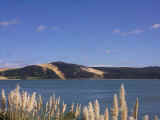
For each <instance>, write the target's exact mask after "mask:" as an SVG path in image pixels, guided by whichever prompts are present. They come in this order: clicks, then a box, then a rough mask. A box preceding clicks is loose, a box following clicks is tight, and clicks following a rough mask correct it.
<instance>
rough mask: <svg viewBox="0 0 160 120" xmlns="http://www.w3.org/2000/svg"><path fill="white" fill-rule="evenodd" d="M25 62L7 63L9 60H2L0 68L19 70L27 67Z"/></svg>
mask: <svg viewBox="0 0 160 120" xmlns="http://www.w3.org/2000/svg"><path fill="white" fill-rule="evenodd" d="M26 65H27V64H25V62H23V61H7V60H1V61H0V68H18V67H23V66H26Z"/></svg>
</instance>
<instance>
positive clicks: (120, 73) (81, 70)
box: [0, 62, 160, 80]
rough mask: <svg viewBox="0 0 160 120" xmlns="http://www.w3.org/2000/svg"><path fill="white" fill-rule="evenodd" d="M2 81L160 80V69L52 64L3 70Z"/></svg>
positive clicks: (0, 72)
mask: <svg viewBox="0 0 160 120" xmlns="http://www.w3.org/2000/svg"><path fill="white" fill-rule="evenodd" d="M0 79H37V80H38V79H61V80H67V79H160V67H144V68H130V67H87V66H83V65H77V64H71V63H65V62H52V63H48V64H38V65H30V66H26V67H23V68H15V69H8V68H7V69H1V70H0Z"/></svg>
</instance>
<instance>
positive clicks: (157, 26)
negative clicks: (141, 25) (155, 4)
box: [151, 24, 160, 29]
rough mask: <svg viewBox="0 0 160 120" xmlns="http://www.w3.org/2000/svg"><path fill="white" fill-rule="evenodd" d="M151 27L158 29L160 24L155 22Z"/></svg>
mask: <svg viewBox="0 0 160 120" xmlns="http://www.w3.org/2000/svg"><path fill="white" fill-rule="evenodd" d="M151 28H152V29H158V28H160V24H153V25H152V27H151Z"/></svg>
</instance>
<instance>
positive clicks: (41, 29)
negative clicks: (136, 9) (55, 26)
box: [37, 25, 47, 32]
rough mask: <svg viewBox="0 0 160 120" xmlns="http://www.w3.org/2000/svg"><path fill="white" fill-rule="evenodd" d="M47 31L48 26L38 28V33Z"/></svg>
mask: <svg viewBox="0 0 160 120" xmlns="http://www.w3.org/2000/svg"><path fill="white" fill-rule="evenodd" d="M46 29H47V26H45V25H39V26H38V27H37V31H38V32H41V31H44V30H46Z"/></svg>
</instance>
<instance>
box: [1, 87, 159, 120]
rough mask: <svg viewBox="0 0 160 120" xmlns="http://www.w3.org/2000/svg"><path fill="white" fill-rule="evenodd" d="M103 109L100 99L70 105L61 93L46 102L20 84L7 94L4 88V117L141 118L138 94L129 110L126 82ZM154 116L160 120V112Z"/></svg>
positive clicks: (22, 119)
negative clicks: (22, 89)
mask: <svg viewBox="0 0 160 120" xmlns="http://www.w3.org/2000/svg"><path fill="white" fill-rule="evenodd" d="M100 110H101V109H100V105H99V101H98V100H95V101H94V102H89V103H88V105H87V106H85V105H84V106H83V105H80V104H72V105H70V106H69V105H67V104H65V103H64V102H62V100H61V99H60V97H58V98H56V97H55V96H51V97H50V99H49V100H48V101H47V102H45V101H44V100H43V97H42V96H40V95H37V94H36V93H35V92H33V93H32V94H29V93H28V92H27V91H22V92H20V87H19V86H18V85H17V87H16V88H15V89H14V90H12V91H10V93H9V94H8V95H7V96H6V93H5V90H4V89H2V90H1V99H0V120H138V118H139V117H138V113H139V102H138V98H137V99H136V100H135V105H134V106H133V111H132V113H131V114H129V110H128V106H127V101H126V96H125V89H124V85H121V88H120V94H119V95H117V94H114V95H113V104H112V107H111V108H108V107H107V105H106V108H105V112H104V113H102V112H101V111H100ZM142 119H143V120H149V116H148V115H145V116H144V117H143V118H142ZM154 120H158V116H155V118H154Z"/></svg>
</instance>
